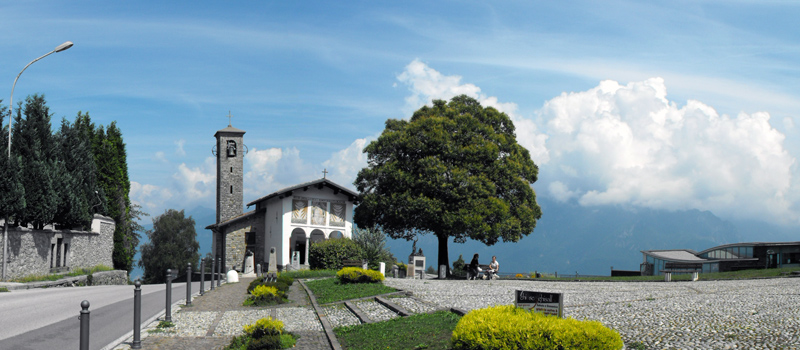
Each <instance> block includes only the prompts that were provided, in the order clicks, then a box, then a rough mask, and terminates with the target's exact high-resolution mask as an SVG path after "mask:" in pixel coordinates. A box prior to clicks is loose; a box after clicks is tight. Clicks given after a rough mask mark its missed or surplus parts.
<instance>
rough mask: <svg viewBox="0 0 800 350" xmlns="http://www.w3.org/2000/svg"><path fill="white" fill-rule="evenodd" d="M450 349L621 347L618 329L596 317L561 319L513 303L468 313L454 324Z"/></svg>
mask: <svg viewBox="0 0 800 350" xmlns="http://www.w3.org/2000/svg"><path fill="white" fill-rule="evenodd" d="M452 344H453V349H456V350H467V349H469V350H472V349H482V350H491V349H521V350H522V349H524V350H550V349H553V350H557V349H573V350H578V349H596V350H618V349H622V338H621V337H620V335H619V333H617V332H616V331H614V330H611V329H609V328H606V327H605V326H603V324H602V323H600V322H597V321H578V320H575V319H573V318H567V319H562V318H559V317H555V316H547V315H544V314H541V313H537V312H531V311H528V310H525V309H522V308H517V307H514V306H513V305H502V306H494V307H489V308H486V309H479V310H473V311H471V312H469V313H467V314H466V315H465V316H464V317H462V318H461V320H460V321H459V322H458V324H457V325H456V328H455V329H454V330H453V337H452Z"/></svg>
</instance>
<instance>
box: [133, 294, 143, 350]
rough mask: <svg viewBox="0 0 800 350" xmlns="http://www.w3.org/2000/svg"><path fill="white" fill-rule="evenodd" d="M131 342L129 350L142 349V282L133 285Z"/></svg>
mask: <svg viewBox="0 0 800 350" xmlns="http://www.w3.org/2000/svg"><path fill="white" fill-rule="evenodd" d="M133 285H134V286H135V287H134V288H133V342H132V343H131V349H141V348H142V282H141V281H139V280H138V279H137V280H136V282H134V283H133Z"/></svg>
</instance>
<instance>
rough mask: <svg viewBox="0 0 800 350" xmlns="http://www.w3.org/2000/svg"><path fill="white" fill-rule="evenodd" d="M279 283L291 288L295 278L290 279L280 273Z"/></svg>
mask: <svg viewBox="0 0 800 350" xmlns="http://www.w3.org/2000/svg"><path fill="white" fill-rule="evenodd" d="M278 282H281V283H285V284H286V285H287V286H291V285H292V283H294V278H291V277H289V275H286V274H283V273H279V274H278Z"/></svg>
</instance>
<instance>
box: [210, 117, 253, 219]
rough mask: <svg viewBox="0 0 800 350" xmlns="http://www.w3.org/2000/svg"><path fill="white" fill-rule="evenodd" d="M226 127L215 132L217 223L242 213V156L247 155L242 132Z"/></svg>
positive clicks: (229, 125) (229, 126)
mask: <svg viewBox="0 0 800 350" xmlns="http://www.w3.org/2000/svg"><path fill="white" fill-rule="evenodd" d="M230 117H231V115H230V113H228V118H229V119H228V120H229V121H228V127H227V128H225V129H222V130H219V131H217V133H216V134H214V137H216V138H217V145H216V146H215V147H214V152H212V153H214V155H215V156H216V157H217V223H220V222H224V221H227V220H228V219H231V218H233V217H236V216H238V215H241V214H242V213H243V211H244V192H243V188H242V186H243V177H244V155H245V153H247V150H246V147H245V146H244V143H243V142H242V139H243V137H244V133H245V131H244V130H240V129H237V128H234V127H233V126H231V124H230Z"/></svg>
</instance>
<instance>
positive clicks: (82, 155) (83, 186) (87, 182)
mask: <svg viewBox="0 0 800 350" xmlns="http://www.w3.org/2000/svg"><path fill="white" fill-rule="evenodd" d="M82 133H83V130H81V129H79V128H78V125H77V118H76V124H75V125H70V123H69V122H68V121H67V120H66V119H63V120H62V121H61V130H59V132H58V133H57V134H56V139H57V140H58V142H57V145H58V152H57V155H58V162H57V163H56V166H57V167H58V168H59V171H61V174H62V176H60V177H58V178H57V179H56V181H58V182H59V188H60V189H61V191H60V192H59V201H58V210H57V212H56V217H55V220H54V222H55V223H56V224H59V225H61V226H64V227H66V228H71V227H76V226H81V227H87V226H89V225H90V224H91V220H92V212H91V206H92V205H93V204H94V203H95V202H97V200H96V199H94V197H97V192H96V191H97V188H98V187H97V181H96V177H97V173H96V167H95V164H94V156H93V154H92V150H91V145H90V143H89V139H88V138H86V137H83V135H82Z"/></svg>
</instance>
